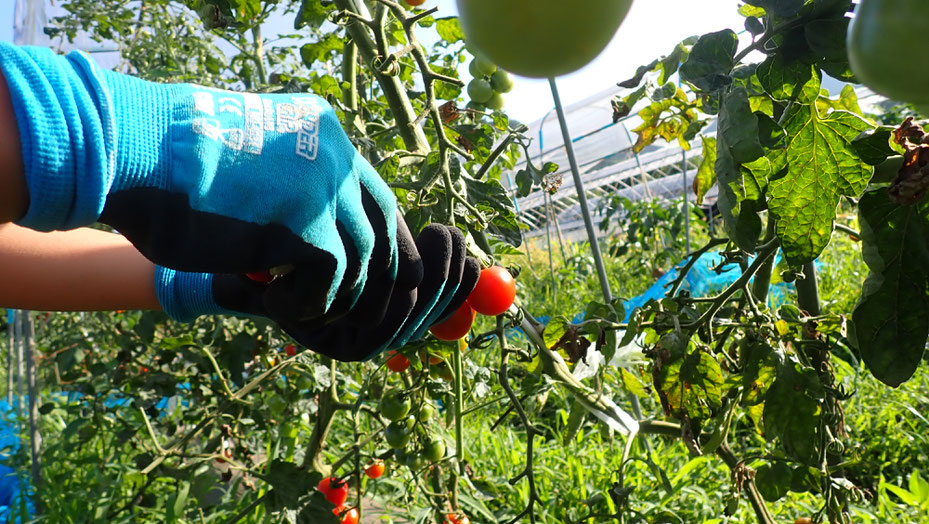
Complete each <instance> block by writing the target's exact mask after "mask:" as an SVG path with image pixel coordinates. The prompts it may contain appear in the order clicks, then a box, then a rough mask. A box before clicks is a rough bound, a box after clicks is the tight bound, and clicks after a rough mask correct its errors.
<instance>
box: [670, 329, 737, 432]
mask: <svg viewBox="0 0 929 524" xmlns="http://www.w3.org/2000/svg"><path fill="white" fill-rule="evenodd" d="M666 336H667V335H666ZM662 340H664V339H662ZM663 343H664V342H663ZM685 343H686V341H685ZM723 382H724V381H723V378H722V368H721V367H720V366H719V362H717V361H716V359H714V358H713V355H711V354H710V353H708V352H706V351H702V350H699V349H697V350H695V351H692V352H691V353H690V354H687V355H683V356H677V357H672V359H671V360H670V361H669V362H666V363H664V364H663V365H662V366H661V369H660V370H659V371H658V373H657V377H656V381H655V385H656V386H657V387H658V388H659V391H661V393H662V400H663V402H662V404H663V405H665V407H666V409H670V413H668V414H669V415H675V416H678V415H680V414H682V413H686V414H687V416H689V417H690V419H691V420H693V421H702V420H706V419H708V418H710V417H711V416H712V415H713V413H714V412H715V410H717V409H719V407H720V406H721V405H722V401H721V400H722V385H723Z"/></svg>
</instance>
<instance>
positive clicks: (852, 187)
mask: <svg viewBox="0 0 929 524" xmlns="http://www.w3.org/2000/svg"><path fill="white" fill-rule="evenodd" d="M814 107H815V106H807V105H804V106H801V107H800V108H799V109H798V110H797V111H795V112H794V113H793V114H792V115H791V116H790V118H789V119H788V120H787V122H786V124H785V126H784V127H785V129H786V130H787V135H788V137H789V140H788V142H787V148H786V149H785V150H784V151H783V152H780V153H778V154H777V155H775V158H772V164H773V165H774V166H775V167H774V169H775V170H777V171H778V173H777V175H776V176H775V177H773V178H772V179H771V181H770V184H769V186H768V209H769V210H770V212H771V214H772V216H773V217H774V218H775V220H776V233H777V236H778V237H779V238H780V240H781V248H782V249H783V252H784V256H785V257H786V259H787V262H788V263H789V264H790V265H791V266H800V265H803V264H805V263H807V262H809V261H811V260H813V259H815V258H816V257H817V256H819V254H820V253H821V252H822V250H823V249H824V248H825V247H826V245H828V244H829V240H830V239H831V238H832V229H833V223H834V221H835V214H836V206H837V205H838V203H839V199H840V198H842V197H843V196H846V197H852V198H855V197H857V196H858V195H859V194H861V192H862V191H863V190H864V188H865V187H866V186H867V184H868V180H869V179H870V178H871V171H872V169H871V167H870V166H868V165H867V164H865V163H864V162H862V161H861V159H860V158H859V157H858V154H857V153H856V152H855V149H854V148H853V147H852V145H851V142H852V140H854V138H855V137H857V136H858V135H859V134H861V132H862V131H864V130H866V129H868V128H870V127H871V126H870V124H868V123H867V122H866V121H865V120H863V119H862V118H861V117H859V116H858V115H855V114H853V113H849V112H847V111H833V112H831V113H829V114H828V115H826V116H825V117H820V116H819V115H818V114H817V111H816V110H815V108H814ZM780 165H786V168H787V169H786V171H780V170H779V169H778V167H780Z"/></svg>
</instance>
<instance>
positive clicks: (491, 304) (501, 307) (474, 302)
mask: <svg viewBox="0 0 929 524" xmlns="http://www.w3.org/2000/svg"><path fill="white" fill-rule="evenodd" d="M515 298H516V280H515V279H513V275H511V274H510V272H509V271H507V270H506V268H503V267H500V266H492V267H489V268H487V269H483V270H481V277H480V279H479V280H478V281H477V286H475V287H474V291H472V292H471V294H470V295H468V303H469V304H470V305H471V307H472V308H474V310H475V311H477V312H478V313H480V314H482V315H491V316H496V315H501V314H503V313H504V312H506V310H507V309H509V308H510V306H511V305H512V304H513V300H514V299H515Z"/></svg>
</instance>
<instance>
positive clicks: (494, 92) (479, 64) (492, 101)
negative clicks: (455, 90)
mask: <svg viewBox="0 0 929 524" xmlns="http://www.w3.org/2000/svg"><path fill="white" fill-rule="evenodd" d="M468 71H470V72H471V76H473V77H474V78H473V79H472V80H471V82H469V83H468V96H469V97H471V102H470V103H469V104H468V108H469V109H474V110H475V111H483V110H484V109H485V108H487V109H493V110H494V111H499V110H501V109H503V103H504V101H503V94H504V93H509V92H510V91H512V90H513V77H511V76H510V74H509V73H507V72H506V71H504V70H503V69H500V68H498V67H497V65H496V64H494V63H493V62H491V61H490V60H488V59H486V58H484V57H482V56H477V55H475V57H474V59H473V60H471V63H470V64H469V65H468Z"/></svg>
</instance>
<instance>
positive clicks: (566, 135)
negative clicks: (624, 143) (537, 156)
mask: <svg viewBox="0 0 929 524" xmlns="http://www.w3.org/2000/svg"><path fill="white" fill-rule="evenodd" d="M548 84H549V85H550V86H551V88H552V98H554V99H555V109H557V110H558V122H559V123H560V124H561V136H562V138H563V139H564V147H565V151H566V152H567V153H568V162H569V163H570V164H571V174H572V175H573V176H574V187H575V188H576V189H577V201H578V203H579V204H580V205H581V213H582V214H583V215H584V225H585V226H586V227H587V238H589V239H590V249H591V251H593V255H594V262H595V263H596V264H597V276H599V277H600V290H601V291H602V292H603V298H604V300H605V301H606V303H607V304H609V303H611V302H613V293H612V292H611V291H610V281H609V280H607V277H606V267H605V266H604V265H603V255H602V254H601V253H600V241H599V240H598V239H597V232H596V231H595V230H594V223H593V220H591V218H590V207H589V206H588V205H587V194H586V193H585V192H584V182H583V181H582V180H581V172H580V170H579V169H578V168H577V158H575V157H574V144H573V143H572V142H571V133H570V132H569V131H568V120H567V119H566V118H565V114H564V107H563V106H562V105H561V97H560V96H559V95H558V86H557V85H556V84H555V79H554V78H549V79H548ZM629 401H630V402H631V403H632V411H633V413H635V416H636V418H637V419H639V420H641V419H642V408H641V406H640V405H639V398H638V397H636V396H635V395H633V394H631V393H630V394H629ZM646 449H650V448H648V443H647V442H646Z"/></svg>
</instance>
